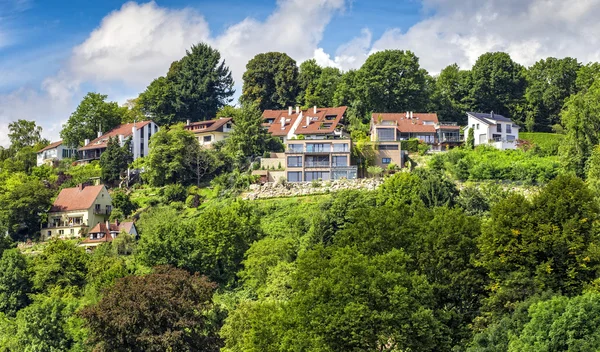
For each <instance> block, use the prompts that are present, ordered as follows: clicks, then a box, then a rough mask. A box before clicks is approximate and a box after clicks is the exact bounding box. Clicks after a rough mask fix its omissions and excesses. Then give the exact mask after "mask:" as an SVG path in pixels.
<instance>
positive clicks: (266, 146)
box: [225, 105, 283, 159]
mask: <svg viewBox="0 0 600 352" xmlns="http://www.w3.org/2000/svg"><path fill="white" fill-rule="evenodd" d="M262 123H263V119H262V112H261V111H260V110H258V109H257V108H256V107H255V106H248V105H247V106H244V107H243V108H242V111H241V112H240V114H239V116H238V118H237V119H236V120H235V128H234V129H233V132H231V134H230V136H229V138H228V139H227V144H226V145H225V150H226V151H227V152H228V153H229V154H230V155H232V156H233V157H234V158H236V159H239V158H247V157H251V158H252V157H256V156H259V155H263V153H264V152H265V151H282V150H283V146H282V145H281V143H280V142H279V141H278V140H277V139H276V138H274V137H272V136H271V134H270V133H268V132H267V131H266V130H265V128H264V127H263V126H262Z"/></svg>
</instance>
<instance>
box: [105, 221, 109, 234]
mask: <svg viewBox="0 0 600 352" xmlns="http://www.w3.org/2000/svg"><path fill="white" fill-rule="evenodd" d="M106 230H107V231H108V232H109V233H110V222H109V221H108V220H106Z"/></svg>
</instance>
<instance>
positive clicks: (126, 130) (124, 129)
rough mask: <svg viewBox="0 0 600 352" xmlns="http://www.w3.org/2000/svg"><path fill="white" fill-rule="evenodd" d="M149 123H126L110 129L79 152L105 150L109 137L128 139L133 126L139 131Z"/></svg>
mask: <svg viewBox="0 0 600 352" xmlns="http://www.w3.org/2000/svg"><path fill="white" fill-rule="evenodd" d="M151 122H152V121H140V122H136V123H126V124H124V125H120V126H118V127H116V128H114V129H112V130H111V131H109V132H106V133H105V134H103V135H102V136H100V137H98V138H96V139H94V140H93V141H91V142H90V143H88V144H87V145H84V146H83V147H81V148H79V150H90V149H100V148H106V145H107V143H108V139H109V138H110V137H118V136H119V135H122V136H123V137H124V138H127V137H130V136H131V134H132V132H131V130H132V128H133V126H135V127H136V129H138V130H139V129H140V128H142V127H144V126H146V125H148V124H149V123H151Z"/></svg>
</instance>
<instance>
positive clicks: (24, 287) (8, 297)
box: [0, 249, 32, 316]
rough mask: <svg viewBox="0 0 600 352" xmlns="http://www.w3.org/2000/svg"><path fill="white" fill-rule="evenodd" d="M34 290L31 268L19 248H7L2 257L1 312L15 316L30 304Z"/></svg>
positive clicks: (0, 274) (0, 266)
mask: <svg viewBox="0 0 600 352" xmlns="http://www.w3.org/2000/svg"><path fill="white" fill-rule="evenodd" d="M31 292H32V284H31V280H30V273H29V268H28V266H27V261H26V259H25V256H23V254H21V252H20V251H19V250H18V249H11V250H6V251H4V252H3V253H2V259H0V312H2V313H4V314H6V315H8V316H15V315H16V314H17V311H19V309H21V308H24V307H25V306H27V304H29V297H28V294H30V293H31Z"/></svg>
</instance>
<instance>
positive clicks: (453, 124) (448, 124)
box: [440, 122, 458, 126]
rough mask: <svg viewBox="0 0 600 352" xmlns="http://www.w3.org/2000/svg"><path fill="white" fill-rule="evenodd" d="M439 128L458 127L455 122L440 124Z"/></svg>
mask: <svg viewBox="0 0 600 352" xmlns="http://www.w3.org/2000/svg"><path fill="white" fill-rule="evenodd" d="M440 126H458V123H456V122H440Z"/></svg>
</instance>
